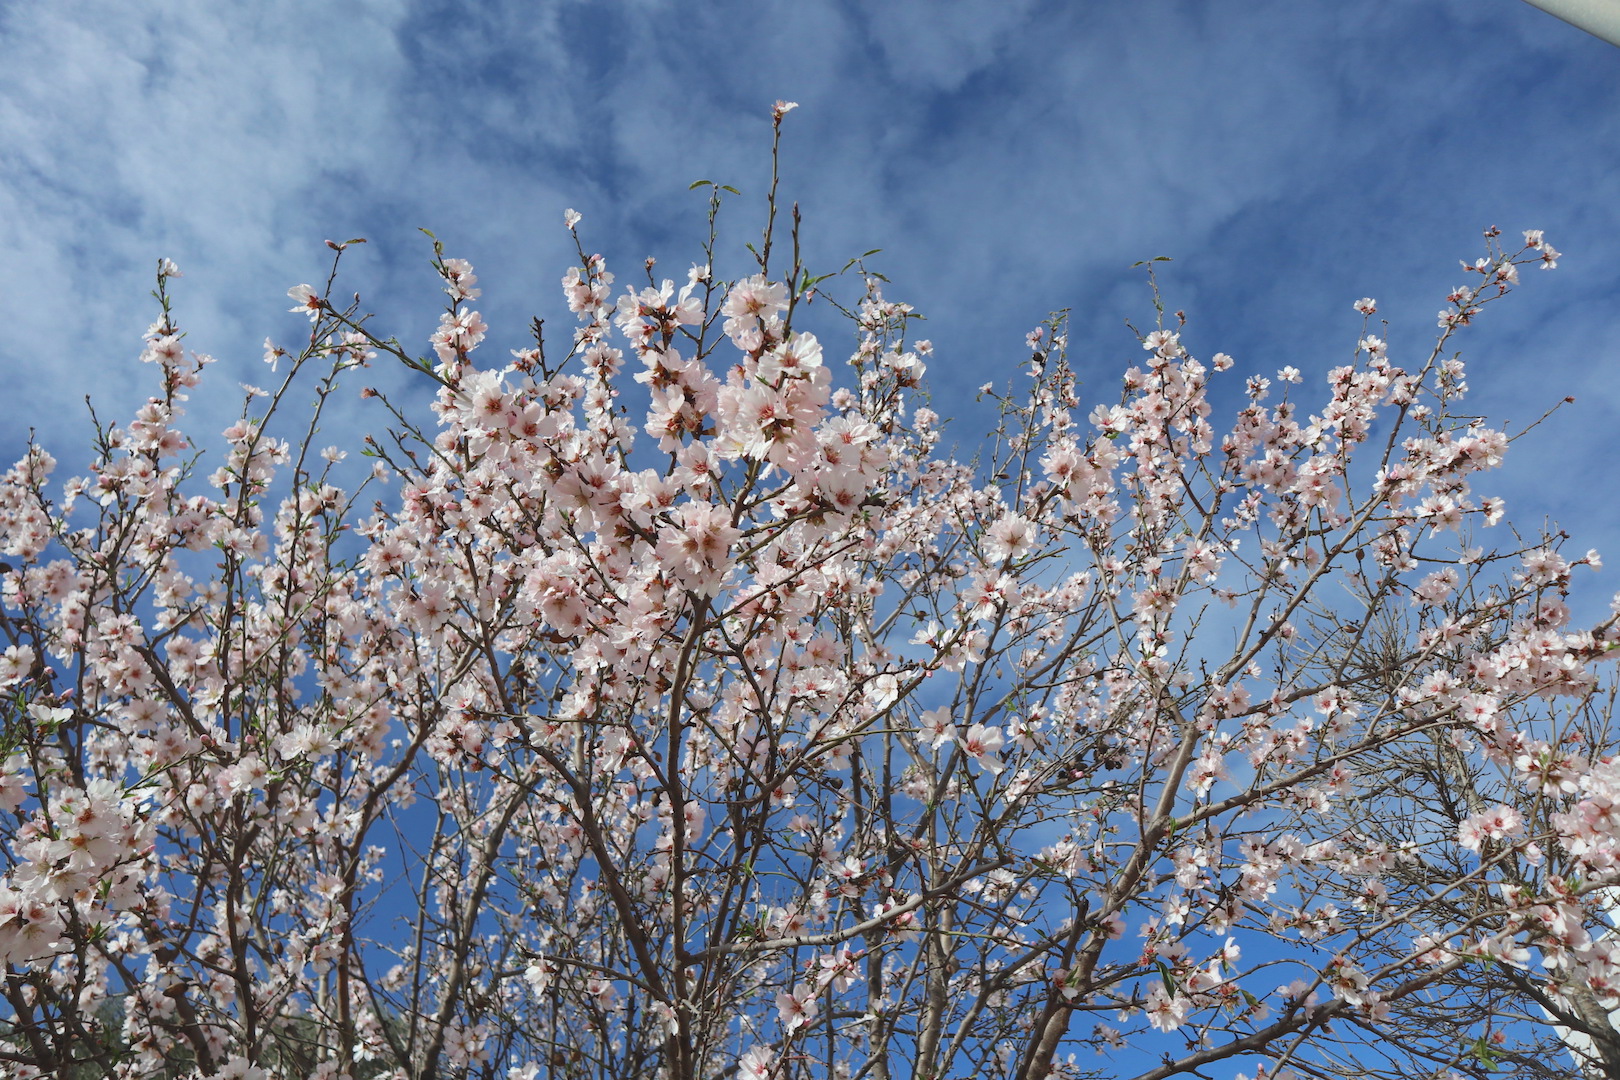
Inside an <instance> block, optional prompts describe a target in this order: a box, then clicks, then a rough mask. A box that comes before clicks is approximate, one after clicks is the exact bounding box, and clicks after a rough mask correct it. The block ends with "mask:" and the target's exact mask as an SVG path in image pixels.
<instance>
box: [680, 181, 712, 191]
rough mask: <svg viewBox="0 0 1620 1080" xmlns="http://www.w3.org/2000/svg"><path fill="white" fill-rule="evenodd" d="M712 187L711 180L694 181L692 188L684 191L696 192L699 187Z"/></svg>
mask: <svg viewBox="0 0 1620 1080" xmlns="http://www.w3.org/2000/svg"><path fill="white" fill-rule="evenodd" d="M713 186H714V181H713V180H694V181H692V186H691V187H689V188H687V189H686V190H687V191H696V190H697V189H698V188H700V187H713Z"/></svg>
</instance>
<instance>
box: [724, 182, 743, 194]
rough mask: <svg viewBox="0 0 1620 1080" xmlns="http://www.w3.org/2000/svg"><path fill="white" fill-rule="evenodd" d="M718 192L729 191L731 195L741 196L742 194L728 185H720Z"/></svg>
mask: <svg viewBox="0 0 1620 1080" xmlns="http://www.w3.org/2000/svg"><path fill="white" fill-rule="evenodd" d="M720 190H721V191H729V192H731V193H732V194H733V195H741V194H742V192H740V191H738V190H737V189H736V188H734V187H732V186H731V185H730V184H721V185H720Z"/></svg>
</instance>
